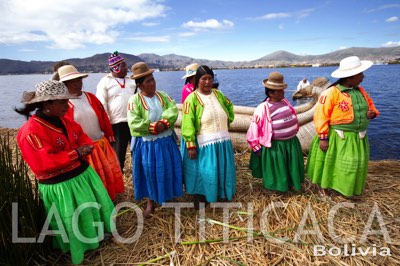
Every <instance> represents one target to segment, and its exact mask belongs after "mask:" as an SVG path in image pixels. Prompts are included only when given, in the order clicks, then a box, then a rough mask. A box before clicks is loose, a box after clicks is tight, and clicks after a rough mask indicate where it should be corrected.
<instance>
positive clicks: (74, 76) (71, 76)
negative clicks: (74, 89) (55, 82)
mask: <svg viewBox="0 0 400 266" xmlns="http://www.w3.org/2000/svg"><path fill="white" fill-rule="evenodd" d="M88 76H89V74H84V73H70V74H67V75H65V76H63V77H62V78H60V81H61V82H63V81H67V80H71V79H77V78H86V77H88Z"/></svg>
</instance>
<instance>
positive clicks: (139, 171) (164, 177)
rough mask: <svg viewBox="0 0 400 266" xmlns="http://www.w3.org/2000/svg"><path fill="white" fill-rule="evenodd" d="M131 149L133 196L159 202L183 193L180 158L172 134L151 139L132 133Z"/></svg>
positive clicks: (137, 198)
mask: <svg viewBox="0 0 400 266" xmlns="http://www.w3.org/2000/svg"><path fill="white" fill-rule="evenodd" d="M131 149H132V164H133V166H132V168H133V169H132V173H133V177H132V180H133V186H134V191H135V199H136V200H141V199H142V198H150V199H151V200H153V201H155V202H157V203H159V204H162V203H163V202H165V201H167V200H171V199H172V198H174V197H181V196H183V185H182V159H181V155H180V153H179V149H178V146H177V145H176V142H175V139H174V137H173V136H172V135H171V136H168V137H165V138H159V139H156V140H155V141H143V139H142V138H141V137H136V139H135V141H134V145H132V147H131Z"/></svg>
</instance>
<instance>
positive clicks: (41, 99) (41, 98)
mask: <svg viewBox="0 0 400 266" xmlns="http://www.w3.org/2000/svg"><path fill="white" fill-rule="evenodd" d="M24 93H27V92H24ZM33 93H35V92H33ZM79 97H80V96H77V95H74V94H71V93H68V94H63V95H46V96H39V97H36V96H35V97H33V99H32V100H29V101H25V100H24V99H22V101H21V103H23V104H33V103H40V102H47V101H53V100H69V99H77V98H79Z"/></svg>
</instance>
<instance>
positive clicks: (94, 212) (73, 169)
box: [15, 80, 115, 264]
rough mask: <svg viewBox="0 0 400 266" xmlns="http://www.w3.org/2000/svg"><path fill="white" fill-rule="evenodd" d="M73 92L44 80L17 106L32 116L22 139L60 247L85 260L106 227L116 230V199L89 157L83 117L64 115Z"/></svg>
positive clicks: (21, 133)
mask: <svg viewBox="0 0 400 266" xmlns="http://www.w3.org/2000/svg"><path fill="white" fill-rule="evenodd" d="M72 98H76V96H74V95H72V94H70V93H69V92H68V88H67V87H66V86H65V85H64V84H63V83H61V82H59V81H54V80H49V81H43V82H40V83H39V84H37V85H36V91H35V92H24V94H23V99H22V102H23V103H24V104H25V106H24V107H23V108H20V109H15V110H16V111H17V112H18V113H19V114H21V115H24V116H26V117H27V119H28V121H27V122H26V123H25V124H24V125H23V126H22V127H21V129H20V130H19V131H18V135H17V142H18V146H19V148H20V150H21V154H22V157H23V158H24V160H25V161H26V163H27V164H28V165H29V167H30V168H31V170H32V172H33V173H34V174H35V177H36V179H37V180H38V183H39V191H40V196H41V199H42V200H43V203H44V206H45V208H46V212H47V213H48V217H47V218H48V219H49V218H50V227H51V230H52V231H53V233H54V234H55V237H54V238H53V244H54V247H56V248H60V249H61V250H62V251H63V252H68V251H70V252H71V257H72V263H74V264H79V263H81V262H82V261H83V259H84V253H85V251H86V250H92V249H96V248H98V247H99V241H101V240H102V239H103V238H104V231H105V232H113V231H114V230H115V224H114V221H113V220H112V214H113V212H114V205H113V203H112V201H111V199H110V197H109V196H108V193H107V191H106V189H105V188H104V185H103V183H102V181H101V180H100V178H99V176H98V175H97V174H96V172H95V171H94V170H93V169H92V168H91V166H89V163H88V162H87V161H86V156H87V155H89V154H90V153H91V152H92V150H93V143H92V141H91V139H90V138H89V137H88V136H87V135H86V134H85V133H84V132H83V130H82V128H81V126H80V125H79V124H78V123H76V122H75V121H73V120H70V119H68V118H64V117H63V116H64V114H65V113H66V111H67V110H68V99H72ZM34 111H35V114H34V115H31V113H32V112H34Z"/></svg>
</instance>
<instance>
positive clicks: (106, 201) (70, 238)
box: [39, 166, 115, 264]
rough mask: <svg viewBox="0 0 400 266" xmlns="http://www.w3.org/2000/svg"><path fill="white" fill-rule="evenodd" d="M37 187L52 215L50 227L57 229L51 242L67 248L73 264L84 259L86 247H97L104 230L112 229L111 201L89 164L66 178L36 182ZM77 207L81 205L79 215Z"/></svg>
mask: <svg viewBox="0 0 400 266" xmlns="http://www.w3.org/2000/svg"><path fill="white" fill-rule="evenodd" d="M39 191H40V196H41V198H42V199H43V202H44V206H45V208H46V212H47V214H48V218H50V217H51V220H50V228H51V230H53V231H56V235H55V237H54V238H53V245H54V247H55V248H60V249H61V250H62V251H63V252H67V251H70V252H71V258H72V263H73V264H79V263H81V262H82V261H83V259H84V254H85V251H86V250H92V249H96V248H98V247H99V241H100V240H102V239H103V238H104V231H106V232H110V233H111V232H113V231H115V223H114V221H113V219H112V216H113V213H114V204H113V203H112V201H111V199H110V197H109V196H108V193H107V190H106V189H105V188H104V185H103V183H102V182H101V180H100V177H99V176H98V175H97V174H96V172H95V171H94V170H93V168H92V167H91V166H89V167H88V168H87V169H86V170H85V171H84V172H83V173H81V174H80V175H78V176H76V177H74V178H72V179H69V180H67V181H64V182H61V183H57V184H39ZM83 204H85V205H83ZM78 207H81V208H82V209H81V212H80V214H79V215H78ZM74 213H75V217H77V218H78V219H77V220H76V221H75V220H73V216H74ZM49 215H51V216H50V217H49Z"/></svg>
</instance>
